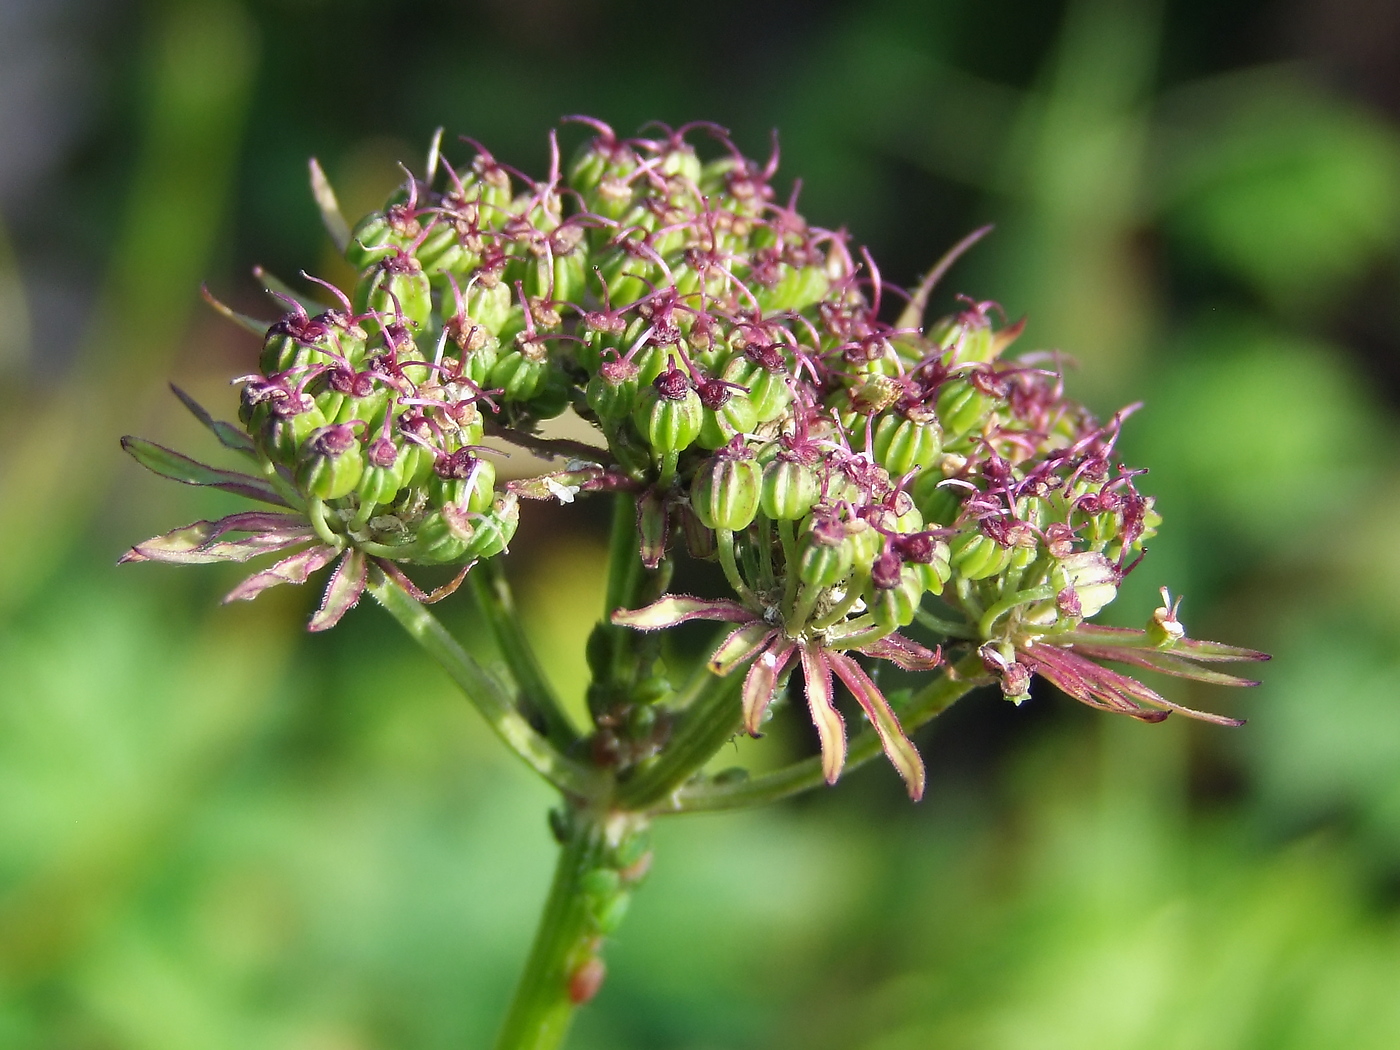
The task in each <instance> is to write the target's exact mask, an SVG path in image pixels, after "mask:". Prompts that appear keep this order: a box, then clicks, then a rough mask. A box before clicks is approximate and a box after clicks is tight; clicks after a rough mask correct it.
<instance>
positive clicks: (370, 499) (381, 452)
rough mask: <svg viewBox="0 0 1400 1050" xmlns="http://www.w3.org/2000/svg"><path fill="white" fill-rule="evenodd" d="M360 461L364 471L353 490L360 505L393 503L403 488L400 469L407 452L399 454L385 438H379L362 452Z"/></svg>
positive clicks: (402, 451)
mask: <svg viewBox="0 0 1400 1050" xmlns="http://www.w3.org/2000/svg"><path fill="white" fill-rule="evenodd" d="M415 447H416V446H415ZM364 459H365V463H364V470H363V472H362V473H361V474H360V483H359V485H357V486H356V492H357V493H358V494H359V497H360V505H361V506H362V507H364V506H377V505H378V504H381V503H391V502H393V499H394V497H395V496H397V495H398V494H399V489H400V487H401V486H402V485H403V468H404V464H405V462H406V461H407V459H408V450H407V449H403V450H400V449H399V448H398V447H396V446H395V445H394V443H393V442H392V441H390V440H389V439H388V438H379V439H378V440H376V441H373V442H371V443H370V445H369V447H368V448H367V449H365V456H364Z"/></svg>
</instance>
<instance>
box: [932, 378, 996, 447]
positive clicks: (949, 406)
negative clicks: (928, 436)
mask: <svg viewBox="0 0 1400 1050" xmlns="http://www.w3.org/2000/svg"><path fill="white" fill-rule="evenodd" d="M991 410H992V399H991V398H989V397H988V396H987V395H985V394H983V393H982V392H981V391H980V390H978V389H977V387H976V386H975V385H973V384H972V383H971V382H969V381H968V380H966V379H950V380H948V382H946V383H944V384H943V386H942V387H941V388H940V389H939V391H938V418H939V421H940V422H941V423H942V425H943V433H944V435H945V436H946V437H947V438H949V439H956V438H960V437H962V436H963V435H965V434H969V433H971V432H972V431H974V430H976V429H977V428H978V427H980V426H981V425H982V423H983V421H984V420H985V419H986V418H987V415H988V413H990V412H991Z"/></svg>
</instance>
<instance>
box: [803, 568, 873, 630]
mask: <svg viewBox="0 0 1400 1050" xmlns="http://www.w3.org/2000/svg"><path fill="white" fill-rule="evenodd" d="M862 579H864V577H862ZM864 589H865V588H864V586H863V584H858V583H857V582H856V580H855V578H854V577H852V578H851V579H849V580H847V581H846V596H845V597H844V598H842V599H841V600H840V601H839V602H837V603H836V604H835V605H834V606H832V607H831V609H829V610H828V611H827V612H826V613H825V614H824V615H822V616H819V617H817V618H816V619H815V620H813V621H812V627H813V629H815V630H818V631H824V630H826V629H827V628H828V627H830V626H831V625H832V624H834V623H836V622H837V621H838V620H840V619H841V618H842V617H844V616H845V615H846V614H847V613H848V612H850V611H851V607H852V606H853V605H855V603H856V602H858V601H860V598H861V592H862V591H863V590H864Z"/></svg>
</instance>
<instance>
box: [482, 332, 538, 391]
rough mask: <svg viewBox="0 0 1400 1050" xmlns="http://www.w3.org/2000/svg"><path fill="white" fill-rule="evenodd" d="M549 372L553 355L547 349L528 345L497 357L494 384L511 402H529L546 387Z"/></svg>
mask: <svg viewBox="0 0 1400 1050" xmlns="http://www.w3.org/2000/svg"><path fill="white" fill-rule="evenodd" d="M548 371H549V358H548V356H547V355H546V354H545V352H544V348H543V347H542V346H539V345H537V344H525V345H522V346H521V348H520V349H518V350H512V351H511V352H510V353H508V354H502V355H501V356H500V357H499V358H497V359H496V364H495V365H494V366H493V367H492V369H491V379H490V383H491V386H493V387H496V388H498V389H500V391H501V393H502V397H503V398H504V399H505V400H507V401H528V400H530V398H532V397H534V396H535V395H536V394H538V393H539V392H540V390H541V388H543V386H544V383H545V378H546V374H547V373H548Z"/></svg>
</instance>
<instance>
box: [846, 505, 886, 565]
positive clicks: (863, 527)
mask: <svg viewBox="0 0 1400 1050" xmlns="http://www.w3.org/2000/svg"><path fill="white" fill-rule="evenodd" d="M846 537H847V543H848V544H849V545H850V548H851V565H852V567H854V568H855V569H856V570H857V571H859V572H862V573H865V572H869V571H870V569H871V566H873V565H874V563H875V559H876V557H878V556H879V554H880V548H881V547H882V546H884V542H885V537H884V536H882V535H881V534H880V532H879V530H878V529H876V528H874V527H873V526H871V524H870V523H869V522H868V521H862V520H861V519H859V518H857V519H856V520H855V521H848V522H847V523H846Z"/></svg>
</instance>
